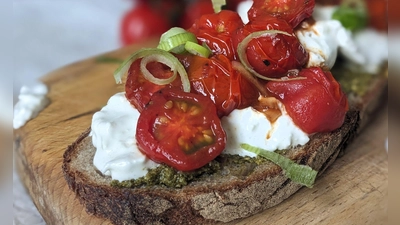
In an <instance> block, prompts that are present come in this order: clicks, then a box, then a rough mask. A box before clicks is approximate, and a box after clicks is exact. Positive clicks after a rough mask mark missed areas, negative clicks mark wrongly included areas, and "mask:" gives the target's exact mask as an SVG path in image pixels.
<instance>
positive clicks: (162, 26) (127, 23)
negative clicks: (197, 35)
mask: <svg viewBox="0 0 400 225" xmlns="http://www.w3.org/2000/svg"><path fill="white" fill-rule="evenodd" d="M169 27H170V24H169V21H168V20H167V19H165V18H164V17H162V16H161V15H159V14H158V13H156V12H155V11H154V10H152V9H151V7H149V5H148V4H145V3H139V4H137V5H136V6H135V7H134V8H132V9H131V10H129V11H128V12H127V13H126V14H125V15H124V16H123V18H122V21H121V27H120V37H121V42H122V44H123V45H129V44H133V43H137V42H141V41H146V40H148V39H149V38H151V37H158V36H160V35H161V34H162V33H164V32H165V31H167V30H168V29H169Z"/></svg>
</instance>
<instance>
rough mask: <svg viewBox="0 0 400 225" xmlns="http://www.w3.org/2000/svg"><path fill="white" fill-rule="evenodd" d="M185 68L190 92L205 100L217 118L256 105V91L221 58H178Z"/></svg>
mask: <svg viewBox="0 0 400 225" xmlns="http://www.w3.org/2000/svg"><path fill="white" fill-rule="evenodd" d="M181 61H183V63H182V64H183V65H186V68H187V72H188V75H189V80H190V83H191V86H192V92H195V93H199V94H201V95H204V96H207V97H209V98H210V99H211V100H212V101H213V102H214V103H215V105H216V107H217V113H218V115H219V116H220V117H222V116H225V115H228V114H229V113H230V112H232V110H234V109H236V108H245V107H248V106H250V105H251V104H252V103H253V102H255V101H257V98H258V97H259V95H260V94H259V92H258V90H257V89H256V88H255V87H254V86H253V84H252V83H250V82H249V81H248V80H247V79H246V78H244V77H243V76H242V75H241V74H240V73H239V72H238V71H236V70H234V69H233V68H232V64H231V61H230V60H229V59H228V58H227V57H226V56H225V55H215V56H212V57H211V58H204V57H200V56H193V55H187V56H186V57H185V58H181Z"/></svg>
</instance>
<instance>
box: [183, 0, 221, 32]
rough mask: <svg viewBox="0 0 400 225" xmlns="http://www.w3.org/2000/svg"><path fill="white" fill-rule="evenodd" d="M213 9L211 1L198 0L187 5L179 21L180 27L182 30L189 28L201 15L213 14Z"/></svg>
mask: <svg viewBox="0 0 400 225" xmlns="http://www.w3.org/2000/svg"><path fill="white" fill-rule="evenodd" d="M213 13H214V8H213V5H212V2H211V0H198V1H194V2H191V3H189V5H188V6H187V7H186V9H185V12H184V14H183V16H182V18H181V20H180V26H181V27H182V28H184V29H188V28H190V27H191V26H192V25H193V24H194V22H195V21H196V20H197V19H199V18H200V17H201V16H202V15H206V14H213Z"/></svg>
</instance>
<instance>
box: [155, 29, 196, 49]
mask: <svg viewBox="0 0 400 225" xmlns="http://www.w3.org/2000/svg"><path fill="white" fill-rule="evenodd" d="M188 41H191V42H197V39H196V36H195V35H194V34H193V33H190V32H185V33H179V34H176V35H173V36H171V37H169V38H167V39H166V40H164V41H161V42H160V43H159V44H158V46H157V48H159V49H162V50H165V51H170V52H173V53H177V54H180V53H183V52H184V51H185V44H186V42H188Z"/></svg>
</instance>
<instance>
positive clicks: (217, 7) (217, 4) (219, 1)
mask: <svg viewBox="0 0 400 225" xmlns="http://www.w3.org/2000/svg"><path fill="white" fill-rule="evenodd" d="M211 2H212V5H213V9H214V12H215V13H219V12H221V10H222V6H224V5H226V1H225V0H211Z"/></svg>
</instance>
